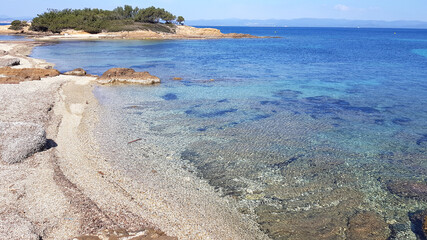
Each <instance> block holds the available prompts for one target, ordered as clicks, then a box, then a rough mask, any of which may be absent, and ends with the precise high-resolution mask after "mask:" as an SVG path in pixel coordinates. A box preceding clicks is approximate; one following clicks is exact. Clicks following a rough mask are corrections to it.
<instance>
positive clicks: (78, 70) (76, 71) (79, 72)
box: [64, 68, 86, 76]
mask: <svg viewBox="0 0 427 240" xmlns="http://www.w3.org/2000/svg"><path fill="white" fill-rule="evenodd" d="M64 75H73V76H86V71H85V70H84V69H83V68H76V69H74V70H73V71H68V72H65V73H64Z"/></svg>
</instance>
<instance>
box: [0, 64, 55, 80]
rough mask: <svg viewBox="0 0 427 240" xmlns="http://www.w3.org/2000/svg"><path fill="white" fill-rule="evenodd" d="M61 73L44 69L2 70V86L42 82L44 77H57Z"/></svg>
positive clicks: (7, 68)
mask: <svg viewBox="0 0 427 240" xmlns="http://www.w3.org/2000/svg"><path fill="white" fill-rule="evenodd" d="M59 74H60V73H59V71H58V70H56V69H43V68H20V69H16V68H10V67H3V68H0V75H3V76H4V77H0V84H2V83H3V84H5V83H6V84H16V83H20V82H23V81H33V80H40V79H41V78H43V77H55V76H58V75H59Z"/></svg>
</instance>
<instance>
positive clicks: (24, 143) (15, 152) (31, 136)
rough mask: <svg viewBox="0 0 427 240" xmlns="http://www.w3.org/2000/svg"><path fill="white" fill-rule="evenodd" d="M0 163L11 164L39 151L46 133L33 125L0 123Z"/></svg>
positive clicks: (36, 125) (44, 141)
mask: <svg viewBox="0 0 427 240" xmlns="http://www.w3.org/2000/svg"><path fill="white" fill-rule="evenodd" d="M0 139H1V141H0V161H3V162H6V163H9V164H13V163H17V162H21V161H22V160H24V159H25V158H27V157H29V156H31V155H32V154H34V153H36V152H38V151H40V150H41V149H43V147H44V146H45V144H46V132H45V130H44V129H43V127H42V126H40V125H38V124H35V123H24V122H0Z"/></svg>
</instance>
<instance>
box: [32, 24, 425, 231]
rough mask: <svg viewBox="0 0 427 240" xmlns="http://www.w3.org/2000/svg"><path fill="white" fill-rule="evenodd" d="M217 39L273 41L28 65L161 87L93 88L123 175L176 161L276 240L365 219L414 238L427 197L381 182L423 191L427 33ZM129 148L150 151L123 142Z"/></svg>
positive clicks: (89, 52) (287, 32)
mask: <svg viewBox="0 0 427 240" xmlns="http://www.w3.org/2000/svg"><path fill="white" fill-rule="evenodd" d="M221 30H222V31H223V32H242V33H250V34H255V35H259V36H279V37H281V38H270V39H221V40H191V41H189V40H176V41H97V42H95V41H94V42H90V41H87V42H84V41H78V42H63V43H59V44H56V45H51V46H42V47H38V48H36V49H35V50H34V52H33V54H32V57H36V58H43V59H46V60H47V61H49V62H53V63H55V64H56V67H57V68H58V69H59V70H60V71H67V70H71V69H74V68H77V67H83V68H84V69H85V70H87V71H88V72H89V73H92V74H102V73H103V72H104V71H106V70H107V69H109V68H112V67H131V68H134V69H136V70H140V71H149V72H150V73H152V74H154V75H156V76H158V77H160V78H161V80H162V83H161V84H160V85H155V86H149V87H143V86H116V87H97V88H96V90H95V94H96V96H97V97H98V99H99V100H100V102H101V104H102V106H103V117H102V118H101V119H102V120H101V125H100V126H102V127H100V128H99V129H98V130H99V132H100V134H101V135H102V134H103V133H114V134H115V136H117V137H116V138H114V139H108V140H105V139H104V140H103V141H105V145H106V146H108V147H106V148H105V149H104V150H105V151H107V152H109V153H110V154H111V156H113V157H112V158H111V162H113V163H114V164H116V165H118V166H122V167H123V169H124V170H129V169H130V168H132V169H131V170H130V171H132V172H135V171H136V172H137V169H138V168H139V167H141V168H142V167H144V161H145V160H146V159H149V158H155V157H162V156H165V155H168V156H172V158H171V161H177V162H181V163H182V164H183V167H184V168H186V169H188V171H191V172H194V174H197V175H198V176H199V177H200V178H203V179H206V180H207V181H209V183H210V184H211V185H212V186H215V187H216V188H217V189H218V191H221V193H222V194H223V195H224V196H230V197H232V198H233V199H235V200H236V201H237V202H238V203H239V204H240V206H241V209H240V210H241V212H242V213H244V214H252V215H254V216H256V218H257V221H258V223H259V224H260V227H261V229H262V230H263V231H265V232H266V233H268V234H269V235H270V236H271V237H272V238H273V239H342V238H343V236H345V234H346V231H347V230H346V229H347V228H348V223H349V219H351V218H352V216H354V214H356V213H358V212H364V211H369V212H373V213H375V214H377V215H378V216H380V218H381V219H383V220H384V222H386V223H387V224H388V226H389V228H390V229H391V239H416V234H415V233H414V231H415V232H416V228H417V226H416V225H414V224H413V223H411V222H410V220H409V217H408V216H409V215H411V213H413V212H416V211H418V210H423V209H427V203H426V201H425V199H427V197H425V196H424V197H423V196H413V197H411V198H408V197H404V196H401V195H399V194H396V192H393V191H390V190H389V187H388V186H389V185H388V184H390V182H393V183H394V182H398V183H399V182H405V181H410V182H411V181H416V182H418V183H422V184H424V186H425V185H426V184H427V183H426V181H427V155H426V150H427V120H426V119H427V108H426V107H425V105H426V103H427V68H426V67H427V52H426V51H427V30H411V29H345V28H341V29H340V28H244V27H223V28H221ZM173 77H181V78H183V80H182V81H174V80H172V78H173ZM137 138H142V139H143V142H144V144H145V146H147V144H148V145H150V144H152V148H150V147H145V148H141V147H139V146H138V145H137V144H135V145H133V146H132V147H131V149H129V146H126V144H123V142H124V143H126V142H127V140H129V141H130V140H133V139H137ZM124 148H127V149H126V150H123V149H124ZM144 149H145V150H146V149H161V150H159V151H160V152H161V153H160V152H159V151H152V152H150V151H145V150H144ZM148 152H150V153H148ZM124 156H125V157H124ZM424 194H425V193H424ZM421 195H422V194H421ZM307 226H310V227H309V229H307Z"/></svg>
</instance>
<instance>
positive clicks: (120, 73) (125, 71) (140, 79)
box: [98, 68, 160, 85]
mask: <svg viewBox="0 0 427 240" xmlns="http://www.w3.org/2000/svg"><path fill="white" fill-rule="evenodd" d="M98 82H99V83H101V84H114V83H130V84H144V85H150V84H155V83H160V78H158V77H156V76H153V75H151V74H149V73H148V72H135V70H133V69H131V68H112V69H110V70H108V71H106V72H105V73H104V74H102V76H101V77H99V78H98Z"/></svg>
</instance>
